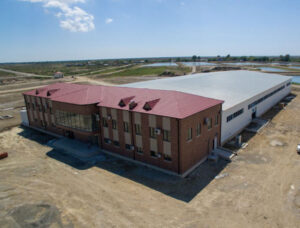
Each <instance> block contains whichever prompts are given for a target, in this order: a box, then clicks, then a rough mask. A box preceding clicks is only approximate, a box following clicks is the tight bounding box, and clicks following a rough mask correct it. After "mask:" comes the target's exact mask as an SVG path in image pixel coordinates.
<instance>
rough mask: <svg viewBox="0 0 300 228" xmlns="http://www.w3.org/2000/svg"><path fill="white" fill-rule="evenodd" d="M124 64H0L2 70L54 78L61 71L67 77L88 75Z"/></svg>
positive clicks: (80, 62) (73, 62)
mask: <svg viewBox="0 0 300 228" xmlns="http://www.w3.org/2000/svg"><path fill="white" fill-rule="evenodd" d="M122 64H123V62H120V61H118V60H116V61H114V62H109V63H106V62H105V61H93V62H90V61H72V62H40V63H15V64H0V68H4V69H9V70H14V71H19V72H24V73H33V74H37V75H48V76H53V74H54V73H55V72H57V71H61V72H63V73H64V75H65V76H69V75H77V74H88V73H90V72H93V71H99V70H102V69H106V68H110V67H112V66H116V67H118V66H121V65H122Z"/></svg>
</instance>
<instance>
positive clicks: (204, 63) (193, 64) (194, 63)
mask: <svg viewBox="0 0 300 228" xmlns="http://www.w3.org/2000/svg"><path fill="white" fill-rule="evenodd" d="M181 64H183V65H185V66H216V65H217V64H215V63H208V62H181Z"/></svg>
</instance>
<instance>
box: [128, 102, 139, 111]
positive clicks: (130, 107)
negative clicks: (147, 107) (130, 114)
mask: <svg viewBox="0 0 300 228" xmlns="http://www.w3.org/2000/svg"><path fill="white" fill-rule="evenodd" d="M136 106H137V103H136V102H135V101H130V103H129V109H130V110H132V109H134V108H135V107H136Z"/></svg>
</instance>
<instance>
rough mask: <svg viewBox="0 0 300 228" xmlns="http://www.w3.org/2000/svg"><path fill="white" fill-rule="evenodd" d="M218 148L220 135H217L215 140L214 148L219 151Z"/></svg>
mask: <svg viewBox="0 0 300 228" xmlns="http://www.w3.org/2000/svg"><path fill="white" fill-rule="evenodd" d="M217 147H218V135H216V136H215V138H214V147H213V149H217Z"/></svg>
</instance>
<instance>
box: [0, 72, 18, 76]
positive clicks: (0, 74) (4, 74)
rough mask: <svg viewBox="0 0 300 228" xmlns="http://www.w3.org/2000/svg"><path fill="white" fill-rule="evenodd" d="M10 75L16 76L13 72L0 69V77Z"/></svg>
mask: <svg viewBox="0 0 300 228" xmlns="http://www.w3.org/2000/svg"><path fill="white" fill-rule="evenodd" d="M10 76H16V75H15V74H13V73H8V72H4V71H0V77H10Z"/></svg>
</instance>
